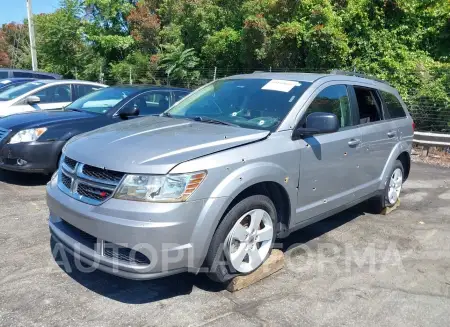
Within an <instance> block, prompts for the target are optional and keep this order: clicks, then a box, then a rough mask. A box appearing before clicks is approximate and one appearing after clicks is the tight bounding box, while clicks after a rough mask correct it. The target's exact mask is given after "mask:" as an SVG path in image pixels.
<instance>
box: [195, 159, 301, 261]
mask: <svg viewBox="0 0 450 327" xmlns="http://www.w3.org/2000/svg"><path fill="white" fill-rule="evenodd" d="M287 176H289V175H288V172H287V171H286V170H285V169H283V168H282V167H281V166H279V165H276V164H274V163H270V162H255V163H250V164H246V165H245V166H242V167H240V168H238V169H236V170H234V171H233V172H231V173H230V174H229V175H228V176H226V177H225V178H224V179H223V180H222V181H221V182H220V183H219V185H217V187H216V188H215V189H214V191H213V192H212V194H211V197H210V198H209V199H205V200H204V201H205V205H204V207H203V210H202V212H201V214H200V216H199V217H198V220H197V224H196V227H195V228H194V233H193V235H192V238H191V243H192V244H193V245H194V248H196V249H202V251H201V253H195V254H194V267H195V268H199V267H200V266H201V265H202V263H203V261H204V259H205V257H206V253H207V252H208V249H209V244H210V243H211V240H212V237H213V235H214V232H215V230H216V229H217V226H218V225H219V223H220V221H221V219H222V217H223V215H224V213H225V211H226V210H227V208H228V207H229V206H230V204H231V203H232V201H233V200H234V199H235V198H236V197H237V196H238V195H239V194H240V193H241V192H242V191H244V190H245V189H247V188H248V187H250V186H252V185H255V184H258V183H261V182H275V183H277V184H279V185H280V186H282V187H283V188H284V189H285V191H286V193H287V194H288V196H289V198H290V199H292V193H293V192H294V194H295V196H296V194H297V193H296V185H293V186H292V187H290V188H288V187H286V185H287V184H286V183H285V179H286V177H287ZM292 180H295V179H294V178H292ZM291 184H295V183H291ZM291 207H292V206H291ZM292 214H295V210H294V212H292V209H291V215H292Z"/></svg>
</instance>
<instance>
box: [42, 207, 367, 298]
mask: <svg viewBox="0 0 450 327" xmlns="http://www.w3.org/2000/svg"><path fill="white" fill-rule="evenodd" d="M365 212H367V204H366V203H362V204H360V205H357V206H355V207H353V208H351V209H348V210H346V211H343V212H341V213H339V214H336V215H334V216H332V217H330V218H328V219H325V220H322V221H319V222H317V223H315V224H312V225H310V226H308V227H305V228H303V229H301V230H299V231H297V232H294V233H292V234H291V235H290V236H289V237H287V238H286V239H284V240H281V241H282V246H281V248H282V250H283V251H286V250H287V249H290V250H292V249H293V248H295V246H296V245H297V246H300V245H301V244H304V243H307V242H309V241H311V240H313V239H315V238H317V237H320V236H322V235H324V234H326V233H328V232H329V231H331V230H333V229H335V228H338V227H339V226H342V225H344V224H346V223H348V222H350V221H352V220H354V219H356V218H358V217H360V216H363V215H364V214H365ZM280 243H281V242H280V241H279V244H280ZM50 246H51V250H52V254H53V257H54V259H55V261H56V262H57V263H58V265H59V267H60V268H61V269H62V270H64V271H65V272H66V273H67V274H68V275H69V276H70V277H71V278H72V279H74V280H75V281H77V282H78V283H79V284H81V285H83V286H84V287H86V288H88V289H89V290H91V291H93V292H95V293H97V294H100V295H102V296H105V297H108V298H110V299H113V300H116V301H119V302H123V303H128V304H142V303H150V302H155V301H159V300H163V299H168V298H172V297H176V296H180V295H187V294H190V293H191V292H192V290H193V288H194V286H195V287H197V288H200V289H202V290H205V291H207V292H218V291H222V290H223V289H224V288H225V287H224V285H221V284H218V283H215V282H213V281H212V280H210V279H209V278H208V277H207V276H206V275H205V274H199V275H193V274H188V273H184V274H179V275H174V276H170V277H165V278H161V279H155V280H148V281H135V280H128V279H124V278H120V277H116V276H113V275H110V274H107V273H104V272H102V271H99V270H96V271H93V272H90V273H86V272H81V271H80V270H79V269H78V268H77V266H76V264H75V261H74V260H75V259H74V258H73V257H72V256H71V255H69V254H68V253H67V252H64V253H65V256H66V258H67V259H64V258H62V255H61V254H60V253H59V251H55V246H56V243H55V241H54V240H53V239H52V240H51V241H50Z"/></svg>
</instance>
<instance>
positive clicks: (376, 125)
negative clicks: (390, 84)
mask: <svg viewBox="0 0 450 327" xmlns="http://www.w3.org/2000/svg"><path fill="white" fill-rule="evenodd" d="M351 92H352V98H351V99H352V103H353V104H354V107H356V108H357V109H358V110H357V112H356V115H357V121H358V124H359V128H360V130H361V134H362V139H361V140H362V143H361V150H362V152H363V153H364V154H365V155H364V156H362V162H361V171H362V174H360V175H359V176H358V177H359V178H361V180H360V181H359V183H360V184H361V185H364V188H363V189H362V190H361V191H362V192H363V193H364V195H366V194H370V193H373V192H375V191H376V190H377V189H378V186H379V183H380V179H381V175H382V171H383V169H384V166H385V165H386V162H387V160H388V158H389V155H390V154H391V152H392V150H393V148H394V146H395V144H396V143H397V141H398V131H397V129H396V127H395V123H394V122H392V121H391V120H388V119H387V117H386V113H385V108H384V107H383V101H382V100H381V97H380V94H379V92H378V91H377V90H376V89H374V88H370V87H365V86H360V85H354V86H353V88H352V89H351Z"/></svg>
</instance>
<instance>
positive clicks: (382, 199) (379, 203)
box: [370, 160, 405, 214]
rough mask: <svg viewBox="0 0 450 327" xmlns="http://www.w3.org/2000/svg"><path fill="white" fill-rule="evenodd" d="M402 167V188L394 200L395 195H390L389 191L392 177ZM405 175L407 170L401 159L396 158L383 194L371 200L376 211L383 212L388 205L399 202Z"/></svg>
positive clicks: (391, 205)
mask: <svg viewBox="0 0 450 327" xmlns="http://www.w3.org/2000/svg"><path fill="white" fill-rule="evenodd" d="M398 169H400V171H401V181H400V186H399V187H400V189H399V191H398V196H397V197H396V198H395V200H394V201H393V199H394V198H393V197H390V196H389V191H390V188H391V183H390V182H391V178H392V177H393V174H394V172H396V170H398ZM404 176H405V171H404V168H403V164H402V162H401V161H400V160H396V161H395V163H394V166H393V167H392V169H391V171H390V173H389V175H388V177H387V180H386V182H385V187H384V190H383V194H381V195H379V196H377V197H374V198H372V199H371V200H370V204H371V208H372V209H373V211H374V213H377V214H379V213H381V212H382V211H383V209H385V208H388V207H393V206H394V205H395V203H396V202H397V200H398V198H399V196H400V191H401V187H402V184H403V181H404Z"/></svg>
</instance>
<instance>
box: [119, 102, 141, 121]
mask: <svg viewBox="0 0 450 327" xmlns="http://www.w3.org/2000/svg"><path fill="white" fill-rule="evenodd" d="M119 116H120V118H122V119H126V118H128V117H132V116H139V108H138V107H137V106H134V105H131V106H127V107H124V108H122V110H120V112H119Z"/></svg>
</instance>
